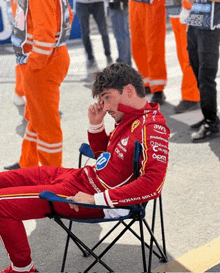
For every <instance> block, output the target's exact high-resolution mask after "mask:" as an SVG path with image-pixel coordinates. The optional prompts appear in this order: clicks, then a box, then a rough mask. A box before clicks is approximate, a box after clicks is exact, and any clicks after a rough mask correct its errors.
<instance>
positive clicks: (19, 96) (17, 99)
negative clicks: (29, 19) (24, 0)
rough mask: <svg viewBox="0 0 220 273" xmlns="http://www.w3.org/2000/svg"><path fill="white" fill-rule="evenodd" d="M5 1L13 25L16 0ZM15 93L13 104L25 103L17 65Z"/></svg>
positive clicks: (20, 104) (21, 104)
mask: <svg viewBox="0 0 220 273" xmlns="http://www.w3.org/2000/svg"><path fill="white" fill-rule="evenodd" d="M5 2H6V3H7V15H8V20H9V22H10V24H11V25H12V26H13V24H14V18H15V14H16V8H17V0H5ZM14 91H15V94H14V104H15V105H17V106H23V105H25V102H26V100H25V97H24V90H23V89H22V79H21V70H20V68H19V66H18V65H17V66H16V67H15V89H14Z"/></svg>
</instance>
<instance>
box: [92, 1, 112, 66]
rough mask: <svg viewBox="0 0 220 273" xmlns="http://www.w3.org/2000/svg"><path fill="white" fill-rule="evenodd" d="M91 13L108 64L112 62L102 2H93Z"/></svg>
mask: <svg viewBox="0 0 220 273" xmlns="http://www.w3.org/2000/svg"><path fill="white" fill-rule="evenodd" d="M92 15H93V17H94V19H95V21H96V23H97V25H98V29H99V32H100V34H101V36H102V42H103V46H104V50H105V56H106V57H107V64H110V63H111V62H112V59H111V50H110V42H109V36H108V31H107V24H106V19H105V10H104V2H96V3H93V8H92Z"/></svg>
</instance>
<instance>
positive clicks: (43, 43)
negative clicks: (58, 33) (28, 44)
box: [34, 40, 55, 47]
mask: <svg viewBox="0 0 220 273" xmlns="http://www.w3.org/2000/svg"><path fill="white" fill-rule="evenodd" d="M34 43H35V44H36V45H39V46H45V47H54V46H55V43H45V42H39V41H37V40H34Z"/></svg>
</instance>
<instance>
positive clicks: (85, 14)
mask: <svg viewBox="0 0 220 273" xmlns="http://www.w3.org/2000/svg"><path fill="white" fill-rule="evenodd" d="M91 5H92V3H91V4H84V3H80V2H76V13H77V15H78V18H79V23H80V28H81V33H82V41H83V45H84V48H85V51H86V54H87V57H88V60H94V55H93V50H92V44H91V40H90V36H89V32H90V30H89V16H90V9H91Z"/></svg>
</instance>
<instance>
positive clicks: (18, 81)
mask: <svg viewBox="0 0 220 273" xmlns="http://www.w3.org/2000/svg"><path fill="white" fill-rule="evenodd" d="M21 74H22V73H21V65H16V67H15V98H14V103H15V105H17V106H22V105H25V102H26V101H25V97H24V90H23V84H22V75H21Z"/></svg>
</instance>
